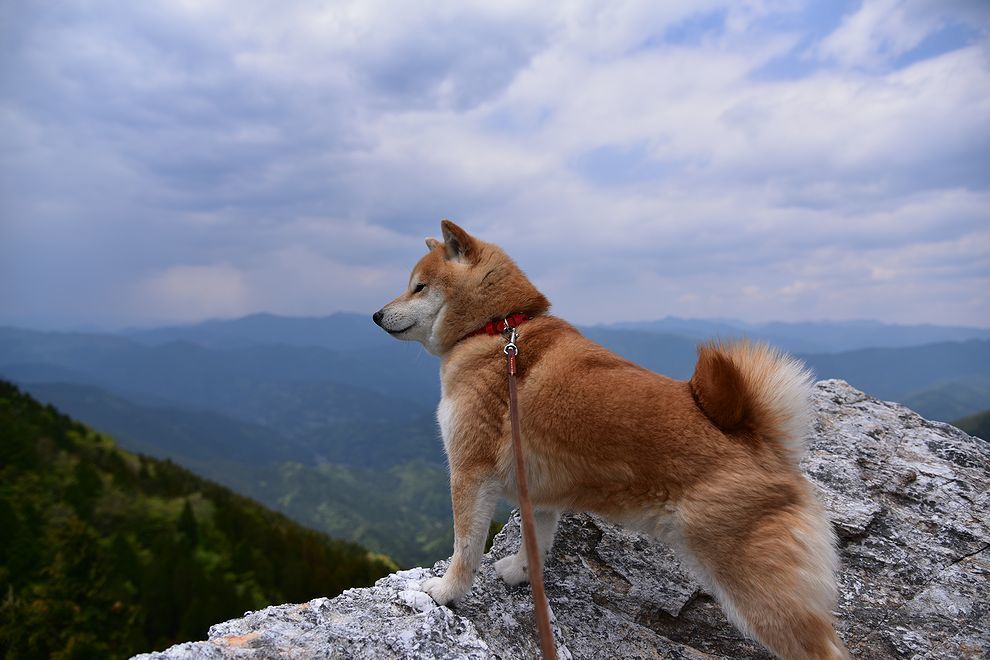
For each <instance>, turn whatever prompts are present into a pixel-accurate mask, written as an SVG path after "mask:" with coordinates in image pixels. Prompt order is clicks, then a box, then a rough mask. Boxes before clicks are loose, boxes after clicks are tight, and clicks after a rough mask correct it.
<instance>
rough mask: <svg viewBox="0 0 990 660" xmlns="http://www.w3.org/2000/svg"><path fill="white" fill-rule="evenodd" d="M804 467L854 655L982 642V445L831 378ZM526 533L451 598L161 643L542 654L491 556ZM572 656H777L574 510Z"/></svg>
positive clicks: (403, 599)
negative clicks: (452, 603)
mask: <svg viewBox="0 0 990 660" xmlns="http://www.w3.org/2000/svg"><path fill="white" fill-rule="evenodd" d="M814 396H815V407H816V408H817V414H816V417H815V421H814V432H813V435H812V438H811V441H810V447H809V451H808V453H807V456H806V457H805V459H804V462H803V465H804V468H805V470H806V471H807V473H808V474H809V476H810V477H811V479H812V480H813V481H814V482H815V484H817V486H818V488H819V491H820V494H821V497H822V500H823V501H824V503H825V505H826V507H827V508H828V509H829V511H830V513H831V515H832V518H833V521H834V524H835V527H836V530H837V532H838V536H839V545H840V553H841V558H842V568H841V573H840V585H839V590H840V594H841V596H840V602H839V607H838V612H837V615H838V620H839V633H840V634H841V636H842V638H843V639H844V640H845V641H846V644H847V645H848V647H849V650H850V651H851V652H852V654H853V655H854V656H855V657H857V658H891V657H904V658H983V657H985V656H987V655H990V605H988V603H990V443H987V442H985V441H983V440H980V439H978V438H974V437H971V436H969V435H966V434H965V433H963V432H962V431H960V430H958V429H956V428H955V427H952V426H949V425H948V424H941V423H937V422H930V421H927V420H925V419H923V418H921V417H919V416H918V415H917V414H915V413H913V412H911V411H910V410H908V409H906V408H904V407H902V406H899V405H897V404H893V403H886V402H882V401H877V400H875V399H872V398H870V397H868V396H867V395H865V394H863V393H862V392H859V391H858V390H856V389H854V388H852V387H851V386H849V385H848V384H847V383H845V382H843V381H838V380H830V381H823V382H820V383H818V384H817V386H816V389H815V395H814ZM518 545H519V527H518V524H517V522H516V521H515V520H511V521H510V522H509V524H508V525H506V528H505V529H504V530H503V531H502V533H500V534H499V536H498V537H497V538H496V541H495V545H494V547H493V548H492V551H491V552H490V553H489V554H488V555H487V556H486V557H485V561H484V564H483V566H482V568H481V571H480V573H479V575H478V580H477V582H476V584H475V587H474V589H473V590H472V592H471V593H470V594H469V595H468V596H467V598H466V599H465V600H464V602H463V603H461V604H460V605H458V606H457V607H455V608H447V607H439V606H437V605H436V604H434V602H433V601H432V600H431V599H430V598H429V596H427V595H426V594H424V593H422V592H420V591H418V590H417V587H418V585H419V583H420V582H422V581H423V580H425V579H427V578H429V577H432V576H434V575H441V574H442V573H443V570H444V569H445V568H446V562H440V563H438V564H437V565H435V566H434V567H433V568H432V569H426V568H416V569H412V570H408V571H400V572H398V573H395V574H393V575H390V576H388V577H385V578H383V579H381V580H379V581H378V583H377V584H375V586H373V587H370V588H366V589H349V590H348V591H345V592H344V593H343V594H341V595H339V596H337V597H336V598H332V599H331V598H317V599H315V600H312V601H310V602H308V603H303V604H301V605H278V606H274V607H268V608H266V609H264V610H260V611H258V612H249V613H247V614H245V616H244V617H243V618H241V619H235V620H233V621H227V622H225V623H220V624H217V625H215V626H213V627H212V628H210V631H209V639H208V640H206V641H203V642H189V643H185V644H179V645H177V646H173V647H172V648H170V649H168V650H166V651H165V652H163V653H150V654H144V655H142V656H138V657H140V658H143V659H147V660H151V659H159V658H160V659H164V658H276V657H279V658H281V657H286V658H376V659H378V658H532V657H537V656H538V655H539V654H538V646H537V642H536V638H535V634H534V631H533V624H532V605H531V603H530V590H529V587H528V586H521V587H514V588H509V587H506V586H505V584H503V583H502V581H501V580H500V579H499V578H498V577H497V576H496V575H495V571H494V570H493V568H492V563H493V562H494V561H495V559H497V558H500V557H502V556H504V555H505V554H506V553H509V552H514V551H515V550H516V548H517V547H518ZM546 581H547V594H548V597H549V600H550V603H551V607H552V610H553V616H554V627H555V633H556V635H557V642H558V645H559V649H560V656H561V657H563V658H568V657H573V658H710V657H723V656H728V657H732V658H764V657H770V656H769V655H768V654H767V653H766V652H765V651H763V650H762V649H761V648H760V647H759V646H758V645H757V644H756V643H754V642H752V641H750V640H747V639H746V638H744V637H743V636H742V635H740V634H739V633H738V632H737V631H736V629H735V628H734V627H733V626H732V625H731V624H729V623H728V621H726V619H725V617H724V616H723V615H722V613H721V611H720V610H719V609H718V606H717V605H716V604H715V603H714V602H713V600H712V598H711V596H710V595H709V594H707V593H705V592H704V590H703V589H702V588H701V587H700V585H699V584H698V583H697V582H695V581H694V580H693V579H692V578H691V576H690V575H689V574H688V573H687V572H685V570H684V569H683V568H682V567H681V565H680V564H679V563H678V561H677V559H676V558H675V557H674V555H673V553H672V552H671V551H670V550H669V549H668V548H666V547H665V546H663V545H662V544H660V543H658V542H656V541H653V540H651V539H649V538H646V537H643V536H639V535H636V534H630V533H628V532H625V531H622V530H620V529H617V528H615V527H613V526H611V525H609V524H607V523H605V522H603V521H601V520H599V519H596V518H594V517H591V516H587V515H575V516H569V517H566V518H565V519H564V520H563V521H562V522H561V525H560V528H559V529H558V532H557V539H556V542H555V544H554V549H553V552H552V554H551V557H550V559H549V561H548V564H547V570H546Z"/></svg>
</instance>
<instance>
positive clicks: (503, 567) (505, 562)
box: [495, 552, 529, 587]
mask: <svg viewBox="0 0 990 660" xmlns="http://www.w3.org/2000/svg"><path fill="white" fill-rule="evenodd" d="M495 572H496V573H498V576H499V577H500V578H502V580H503V581H504V582H505V583H506V584H507V585H509V586H510V587H514V586H516V585H519V584H522V583H523V582H529V570H528V569H527V568H526V557H525V556H524V555H523V553H522V552H517V553H516V554H514V555H509V556H508V557H502V558H501V559H499V560H498V561H497V562H495Z"/></svg>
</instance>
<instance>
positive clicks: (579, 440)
mask: <svg viewBox="0 0 990 660" xmlns="http://www.w3.org/2000/svg"><path fill="white" fill-rule="evenodd" d="M441 230H442V232H443V242H441V241H439V240H436V239H432V238H431V239H427V240H426V245H427V248H428V250H429V251H428V253H427V254H426V256H424V257H423V258H422V259H420V261H419V263H417V264H416V266H415V268H413V271H412V275H411V277H410V278H409V284H408V287H407V288H406V291H405V292H404V293H402V295H400V296H399V297H398V298H396V299H395V300H393V301H392V302H390V303H388V304H387V305H385V306H384V307H383V308H382V309H381V310H380V311H378V312H377V313H376V314H375V315H374V320H375V322H376V323H377V324H378V325H380V326H381V327H382V328H383V329H385V330H386V331H387V332H389V333H390V334H392V335H393V336H395V337H396V338H398V339H404V340H415V341H418V342H421V343H422V344H423V346H425V347H426V348H427V350H429V351H430V352H431V353H433V354H435V355H438V356H439V357H440V360H441V362H440V375H441V387H442V397H441V400H440V404H439V407H438V408H437V419H438V421H439V424H440V429H441V434H442V436H443V444H444V448H445V450H446V452H447V458H448V461H449V463H450V488H451V496H452V500H453V510H454V536H455V541H454V554H453V557H452V560H451V564H450V568H449V569H448V570H447V573H446V574H445V575H444V576H443V577H442V578H434V579H431V580H429V581H427V582H425V583H424V584H423V586H422V588H423V590H424V591H426V592H427V593H428V594H429V595H430V596H432V597H433V599H434V600H436V602H437V603H440V604H448V603H451V602H452V601H456V600H457V599H458V598H460V597H461V596H463V595H464V594H465V593H467V591H468V590H469V589H470V588H471V584H472V582H473V580H474V575H475V573H476V572H477V569H478V566H479V564H480V561H481V556H482V551H483V546H484V543H485V538H486V534H487V532H488V526H489V522H490V520H491V517H492V514H493V512H494V509H495V505H496V502H497V500H498V499H499V498H500V497H505V498H508V499H510V500H514V498H515V492H516V491H515V476H514V472H513V457H512V448H511V441H510V435H509V416H508V404H507V398H508V395H507V389H506V373H505V356H504V354H503V347H504V346H505V343H506V339H505V338H504V337H502V336H500V335H499V334H497V333H496V332H495V330H498V329H501V325H502V324H500V323H498V322H499V321H500V320H502V319H505V318H507V317H510V316H511V317H512V318H516V319H519V320H522V321H525V322H523V323H521V325H520V326H519V328H518V332H519V340H518V345H519V366H518V369H519V376H518V393H519V394H518V396H519V408H520V414H521V424H522V438H523V453H524V456H525V462H526V478H527V481H528V483H529V492H530V496H531V499H532V502H533V506H534V509H535V519H536V536H537V542H538V545H539V548H540V551H541V555H542V556H543V557H544V558H545V557H546V554H547V552H548V551H549V549H550V546H551V544H552V543H553V536H554V530H555V527H556V525H557V521H558V518H559V516H560V513H561V512H562V511H589V512H592V513H595V514H598V515H600V516H602V517H604V518H606V519H608V520H611V521H613V522H616V523H618V524H620V525H624V526H627V527H629V528H632V529H635V530H638V531H640V532H644V533H648V534H652V535H654V536H657V537H660V538H661V539H663V540H664V541H665V542H667V543H668V544H670V545H671V546H672V547H674V548H675V549H676V550H677V551H678V552H679V553H680V556H681V557H682V558H683V560H684V561H685V563H686V564H687V565H688V566H689V567H691V568H692V569H694V571H695V572H696V573H697V574H698V576H699V578H700V579H702V580H703V581H704V583H705V584H706V585H707V587H708V589H709V590H710V591H711V593H713V594H714V595H715V596H716V598H717V599H718V601H719V603H720V604H721V605H722V608H723V610H724V611H725V613H726V614H727V615H728V617H729V618H730V619H731V620H732V621H733V622H734V623H735V624H736V625H737V626H739V628H740V629H742V630H743V631H744V632H746V633H748V634H750V635H752V636H753V637H755V638H756V639H758V640H759V641H760V642H761V643H763V644H764V645H765V646H766V647H767V648H769V649H770V650H771V651H773V652H774V653H776V654H777V655H779V656H781V657H785V658H844V657H847V654H846V651H845V647H844V646H843V643H842V641H841V640H840V639H839V637H838V636H837V635H836V633H835V630H834V626H833V617H832V608H833V607H834V605H835V602H836V585H835V577H834V574H835V570H836V565H837V559H836V553H835V539H834V535H833V532H832V528H831V525H830V524H829V522H828V520H827V518H826V515H825V513H824V510H823V508H822V506H821V505H820V504H819V502H818V501H817V499H816V497H815V494H814V491H813V489H812V487H811V485H810V484H809V482H808V481H807V480H806V479H805V477H804V476H803V475H802V473H801V471H800V470H799V468H798V458H799V456H800V453H801V451H802V442H803V438H804V435H805V433H806V427H807V425H808V422H809V410H808V395H809V389H810V386H811V378H810V374H809V373H808V372H807V371H806V370H805V369H804V368H803V366H802V365H801V364H800V363H798V362H797V361H795V360H793V359H791V358H788V357H786V356H783V355H781V354H780V353H778V352H777V351H775V350H774V349H772V348H769V347H768V346H765V345H762V344H754V343H745V342H740V343H732V344H717V343H715V344H707V345H704V346H702V347H701V348H700V349H699V358H698V363H697V366H696V368H695V372H694V375H693V376H692V377H691V379H690V380H688V381H677V380H672V379H670V378H666V377H664V376H662V375H659V374H656V373H653V372H651V371H648V370H647V369H643V368H641V367H639V366H637V365H635V364H633V363H631V362H629V361H627V360H624V359H623V358H621V357H619V356H617V355H615V354H613V353H611V352H609V351H608V350H606V349H605V348H603V347H602V346H599V345H598V344H595V343H594V342H592V341H590V340H588V339H586V338H585V337H583V336H582V335H581V333H580V332H578V331H577V330H576V329H575V328H574V327H573V326H571V325H570V324H568V323H567V322H566V321H563V320H561V319H559V318H555V317H554V316H551V315H549V314H548V313H547V312H548V309H549V307H550V304H549V302H548V301H547V299H546V298H545V297H544V296H543V294H541V293H540V292H539V291H537V290H536V288H535V287H534V286H533V284H532V283H530V281H529V280H528V279H527V278H526V276H525V275H524V274H523V272H522V271H521V270H520V269H519V268H518V267H517V266H516V264H515V263H514V262H513V261H512V260H511V259H510V258H509V257H508V256H507V255H506V254H505V253H504V252H503V251H502V250H501V249H500V248H499V247H497V246H495V245H492V244H490V243H486V242H484V241H481V240H479V239H477V238H475V237H473V236H471V235H469V234H468V233H467V232H465V231H464V230H463V229H461V228H460V227H458V226H457V225H455V224H453V223H452V222H450V221H447V220H445V221H443V222H442V223H441ZM486 328H487V329H488V332H486V331H485V329H486ZM495 570H496V571H497V572H498V574H499V575H500V576H501V577H502V578H503V579H504V580H505V581H506V582H508V583H509V584H519V583H521V582H524V581H526V580H527V562H526V557H525V552H523V551H522V550H520V552H519V554H516V555H513V556H509V557H505V558H503V559H500V560H499V561H498V562H496V564H495Z"/></svg>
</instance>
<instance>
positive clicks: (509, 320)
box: [461, 312, 533, 340]
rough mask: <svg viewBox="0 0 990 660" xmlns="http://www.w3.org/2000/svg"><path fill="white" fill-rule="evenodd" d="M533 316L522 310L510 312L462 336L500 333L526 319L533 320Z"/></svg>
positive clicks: (465, 337) (516, 326) (464, 337)
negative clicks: (502, 317)
mask: <svg viewBox="0 0 990 660" xmlns="http://www.w3.org/2000/svg"><path fill="white" fill-rule="evenodd" d="M532 318H533V317H532V316H530V315H529V314H523V313H521V312H516V313H515V314H509V315H508V316H506V317H505V318H504V319H501V320H499V321H489V322H488V323H486V324H485V325H484V326H483V327H480V328H478V329H477V330H475V331H474V332H469V333H467V334H466V335H464V336H463V337H461V339H462V340H463V339H467V338H468V337H474V336H475V335H493V336H494V335H500V334H502V333H503V332H505V331H506V330H507V329H508V328H518V327H519V326H520V325H522V324H523V323H525V322H526V321H530V320H532Z"/></svg>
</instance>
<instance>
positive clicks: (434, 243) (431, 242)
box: [426, 238, 443, 251]
mask: <svg viewBox="0 0 990 660" xmlns="http://www.w3.org/2000/svg"><path fill="white" fill-rule="evenodd" d="M441 245H443V243H441V242H440V241H438V240H437V239H435V238H428V239H426V249H427V250H430V251H432V250H434V249H436V248H438V247H440V246H441Z"/></svg>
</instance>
